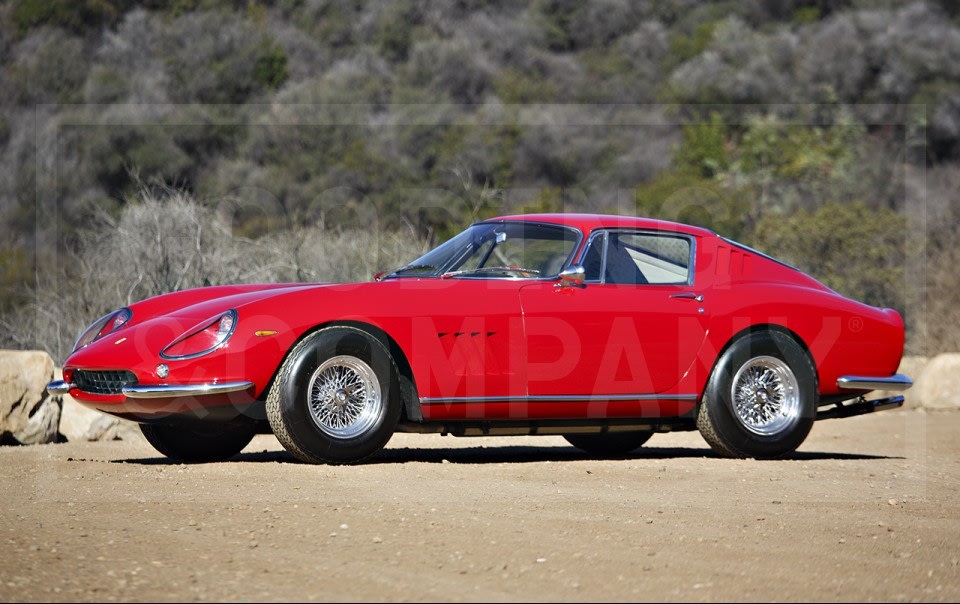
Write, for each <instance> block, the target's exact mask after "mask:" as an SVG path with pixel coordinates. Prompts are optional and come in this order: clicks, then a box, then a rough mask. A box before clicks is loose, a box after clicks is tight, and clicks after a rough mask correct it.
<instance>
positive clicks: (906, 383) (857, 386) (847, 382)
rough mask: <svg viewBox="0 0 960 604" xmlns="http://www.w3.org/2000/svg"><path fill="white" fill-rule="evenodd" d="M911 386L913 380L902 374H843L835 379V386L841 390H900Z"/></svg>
mask: <svg viewBox="0 0 960 604" xmlns="http://www.w3.org/2000/svg"><path fill="white" fill-rule="evenodd" d="M910 386H913V380H911V379H910V378H908V377H907V376H905V375H902V374H899V373H898V374H896V375H891V376H887V377H867V376H861V375H845V376H843V377H841V378H839V379H838V380H837V387H838V388H840V389H841V390H889V391H892V392H902V391H904V390H907V389H908V388H910Z"/></svg>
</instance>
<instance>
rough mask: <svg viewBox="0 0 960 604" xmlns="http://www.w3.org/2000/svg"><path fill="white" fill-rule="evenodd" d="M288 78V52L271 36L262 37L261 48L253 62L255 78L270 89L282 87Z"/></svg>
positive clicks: (255, 80) (258, 82)
mask: <svg viewBox="0 0 960 604" xmlns="http://www.w3.org/2000/svg"><path fill="white" fill-rule="evenodd" d="M286 79H287V53H286V52H284V50H283V47H282V46H280V45H279V44H277V43H276V42H275V41H274V40H273V39H272V38H270V37H269V36H265V37H263V38H261V39H260V49H259V53H258V56H257V58H256V59H254V62H253V80H254V82H256V83H257V84H259V85H260V86H261V87H263V88H265V89H270V90H276V89H277V88H280V85H281V84H283V83H284V81H286Z"/></svg>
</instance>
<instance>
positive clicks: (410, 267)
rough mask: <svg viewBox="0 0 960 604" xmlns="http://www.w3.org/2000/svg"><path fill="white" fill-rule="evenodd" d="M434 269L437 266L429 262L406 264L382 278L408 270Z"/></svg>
mask: <svg viewBox="0 0 960 604" xmlns="http://www.w3.org/2000/svg"><path fill="white" fill-rule="evenodd" d="M435 270H437V267H435V266H432V265H430V264H408V265H407V266H402V267H400V268H398V269H397V270H395V271H393V272H392V273H389V274H387V275H385V276H384V278H387V277H392V276H394V275H399V274H402V273H406V272H408V271H435Z"/></svg>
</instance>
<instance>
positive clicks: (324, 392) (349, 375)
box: [307, 355, 384, 439]
mask: <svg viewBox="0 0 960 604" xmlns="http://www.w3.org/2000/svg"><path fill="white" fill-rule="evenodd" d="M307 406H308V408H309V409H310V417H311V418H312V419H313V421H314V423H315V424H316V425H317V427H318V428H320V430H321V431H323V432H324V433H325V434H327V435H329V436H332V437H334V438H339V439H349V438H354V437H356V436H359V435H361V434H363V433H365V432H367V431H368V430H370V429H371V428H372V427H373V426H375V425H376V424H377V422H378V421H379V419H380V418H381V416H382V415H383V406H384V401H383V394H382V392H381V391H380V382H379V380H378V379H377V374H376V373H375V372H374V370H373V368H372V367H370V365H368V364H367V363H366V362H365V361H362V360H361V359H358V358H357V357H354V356H350V355H338V356H335V357H331V358H329V359H327V360H326V361H324V362H323V363H322V364H321V365H320V366H319V367H317V369H316V371H314V372H313V375H312V376H311V378H310V381H309V388H308V389H307Z"/></svg>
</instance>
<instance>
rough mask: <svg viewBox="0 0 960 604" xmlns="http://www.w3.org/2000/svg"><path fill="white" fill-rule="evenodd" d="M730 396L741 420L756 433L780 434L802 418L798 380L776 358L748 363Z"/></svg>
mask: <svg viewBox="0 0 960 604" xmlns="http://www.w3.org/2000/svg"><path fill="white" fill-rule="evenodd" d="M730 394H731V397H730V399H731V401H733V408H734V411H735V412H736V416H737V418H738V419H739V420H740V423H741V424H743V426H744V427H745V428H746V429H747V430H750V431H751V432H753V433H754V434H759V435H761V436H771V435H776V434H779V433H780V432H782V431H783V430H785V429H787V428H789V427H790V426H792V425H793V424H794V423H795V421H796V419H797V417H799V415H800V407H801V404H800V387H799V384H798V382H797V378H796V376H795V375H794V374H793V371H791V370H790V367H789V366H787V364H786V363H785V362H783V361H782V360H780V359H778V358H776V357H772V356H760V357H755V358H753V359H750V360H749V361H747V362H746V363H745V364H744V365H743V366H742V367H741V368H740V370H739V371H738V372H737V374H736V375H735V376H734V378H733V386H732V388H731V393H730Z"/></svg>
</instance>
